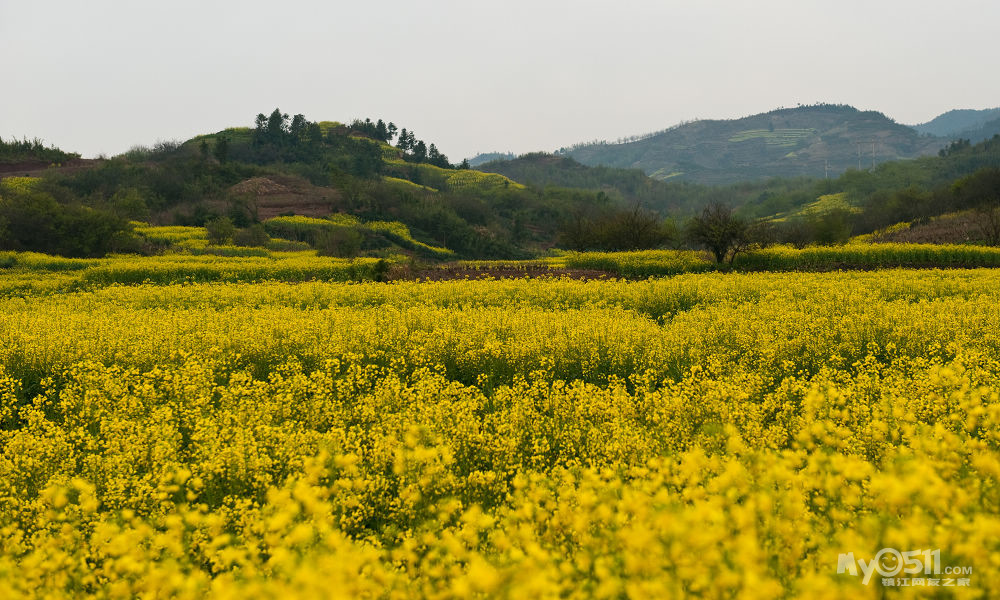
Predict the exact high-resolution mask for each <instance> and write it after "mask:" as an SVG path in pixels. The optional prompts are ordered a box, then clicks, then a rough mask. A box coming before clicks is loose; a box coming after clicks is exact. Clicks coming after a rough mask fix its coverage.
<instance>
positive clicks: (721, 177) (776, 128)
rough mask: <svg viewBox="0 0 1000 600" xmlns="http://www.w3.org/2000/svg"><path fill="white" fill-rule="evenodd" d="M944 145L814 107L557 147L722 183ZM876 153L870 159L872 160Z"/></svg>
mask: <svg viewBox="0 0 1000 600" xmlns="http://www.w3.org/2000/svg"><path fill="white" fill-rule="evenodd" d="M948 141H949V140H947V139H944V138H939V137H935V136H929V135H922V134H921V133H919V132H918V131H917V130H916V129H914V128H913V127H909V126H907V125H902V124H899V123H896V122H895V121H893V120H892V119H890V118H888V117H887V116H885V115H884V114H882V113H880V112H875V111H860V110H858V109H856V108H854V107H851V106H846V105H833V104H819V105H813V106H800V107H797V108H786V109H777V110H773V111H770V112H767V113H761V114H757V115H752V116H749V117H744V118H741V119H731V120H702V121H694V122H689V123H684V124H682V125H678V126H676V127H673V128H670V129H667V130H664V131H661V132H659V133H655V134H652V135H649V136H646V137H642V138H639V139H635V140H634V141H627V142H624V143H605V142H600V143H590V144H581V145H577V146H573V147H571V148H568V149H562V150H560V151H559V154H562V155H565V156H570V157H572V158H574V159H576V160H577V161H579V162H581V163H583V164H586V165H604V166H610V167H621V168H638V169H642V170H643V171H644V172H646V173H647V174H648V175H650V176H651V177H653V178H656V179H674V178H676V179H679V180H684V181H692V182H698V183H709V184H725V183H733V182H736V181H744V180H755V179H762V178H767V177H776V176H781V177H799V176H811V177H824V176H827V175H829V176H831V177H833V176H836V175H839V174H840V173H843V172H844V171H846V170H847V169H850V168H859V167H860V168H867V167H870V166H871V165H872V162H873V160H874V162H875V163H882V162H886V161H891V160H900V159H908V158H916V157H918V156H925V155H931V154H935V153H936V152H938V151H939V150H940V149H941V148H942V147H944V146H945V145H947V142H948ZM873 154H874V156H873Z"/></svg>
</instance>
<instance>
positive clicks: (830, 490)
mask: <svg viewBox="0 0 1000 600" xmlns="http://www.w3.org/2000/svg"><path fill="white" fill-rule="evenodd" d="M111 260H112V261H114V260H122V261H125V260H128V259H111ZM254 264H256V263H254ZM87 268H95V269H96V268H100V269H105V271H107V272H108V273H111V274H112V275H113V274H114V273H116V272H117V271H115V269H116V266H115V263H113V262H111V263H107V264H105V263H101V264H99V265H96V266H91V267H87ZM122 268H125V267H124V266H123V267H122ZM261 268H264V267H261ZM345 268H346V267H345ZM95 273H96V272H95ZM227 273H230V274H231V276H228V277H227V278H225V279H224V280H223V281H215V282H208V283H204V282H203V283H199V282H193V283H192V282H186V283H170V284H157V283H155V282H153V281H151V280H149V279H145V280H142V279H140V280H137V281H136V283H134V284H132V285H121V284H119V283H113V282H114V281H117V279H116V278H115V277H112V276H110V275H109V276H108V277H106V278H103V279H102V278H101V277H97V276H96V275H94V276H93V277H91V279H88V280H86V281H84V282H83V283H86V285H83V284H80V285H77V283H80V281H78V280H76V279H74V280H73V282H74V284H73V285H68V284H67V283H66V282H67V281H68V280H67V279H66V278H68V277H71V274H68V273H60V272H51V273H40V272H37V273H28V274H25V273H23V272H15V271H9V272H6V273H4V272H2V271H0V540H2V544H0V597H5V598H6V597H14V598H16V597H49V598H58V597H80V596H85V595H93V596H97V597H110V598H119V597H120V598H133V597H149V598H153V597H156V598H160V597H178V598H202V597H205V596H206V595H209V596H213V597H234V598H235V597H240V598H244V597H255V598H269V597H282V598H316V597H344V598H356V597H372V598H381V597H387V598H410V597H428V598H452V597H477V596H480V597H506V598H534V597H553V598H555V597H580V598H590V597H608V598H621V597H628V598H671V597H677V598H680V597H689V596H700V597H740V598H753V597H760V598H776V597H809V598H816V597H845V598H847V597H850V598H854V597H871V598H875V597H881V595H882V594H883V593H885V594H888V595H889V596H897V595H898V596H899V597H905V596H908V595H918V596H919V595H922V594H925V593H926V594H937V595H939V596H940V595H944V596H951V595H954V596H956V597H980V596H982V595H987V594H989V593H990V591H989V590H990V587H991V586H992V585H995V583H996V582H997V581H1000V516H998V515H1000V399H998V390H1000V385H998V375H1000V273H998V272H996V271H991V270H955V271H939V270H919V271H916V270H912V271H911V270H887V271H857V272H847V273H845V272H833V273H748V274H739V273H727V274H723V273H702V274H685V275H678V276H675V277H671V278H665V279H652V280H646V281H624V280H597V279H592V280H585V281H580V280H570V279H566V278H562V279H560V278H551V277H546V278H538V279H507V280H475V281H473V280H469V281H436V282H413V281H397V282H393V283H388V284H386V283H326V282H317V281H304V282H301V281H300V282H277V281H257V280H258V279H260V277H259V276H258V275H259V274H258V273H257V272H256V271H254V275H253V279H254V281H255V282H254V283H243V282H241V280H240V277H241V275H240V273H241V272H240V271H239V270H234V271H231V272H227ZM98 274H99V273H98ZM49 279H51V281H52V284H51V285H47V284H46V281H48V280H49ZM81 281H82V280H81ZM142 281H145V282H144V283H143V282H142ZM109 282H112V283H109ZM884 548H891V549H896V550H898V551H899V552H906V551H925V550H926V551H933V550H939V551H940V552H939V562H940V564H941V566H942V567H944V568H947V567H952V566H961V567H963V568H971V573H970V572H969V571H968V570H966V571H964V573H965V574H964V575H961V576H960V577H961V579H960V580H959V579H956V578H952V579H949V577H953V576H951V575H947V574H942V575H933V574H931V575H926V577H927V578H928V580H930V579H931V578H938V579H939V580H940V583H941V587H940V588H938V589H931V588H929V587H927V588H923V589H920V588H918V587H917V585H916V584H915V585H914V586H912V587H909V588H907V589H905V590H904V589H902V588H899V589H896V586H895V585H892V586H890V585H888V584H887V582H886V581H885V580H884V578H883V577H882V575H881V574H879V573H878V572H876V573H875V574H873V575H872V576H871V578H870V580H869V581H868V583H867V584H866V583H865V582H864V581H863V580H864V579H865V577H864V569H863V568H859V569H856V571H857V573H858V574H857V575H852V574H851V573H850V572H848V571H847V570H846V569H844V568H842V569H841V570H842V571H845V572H841V573H838V572H837V571H838V566H841V567H843V566H844V565H843V564H840V565H838V563H841V562H842V561H841V555H842V554H846V553H853V556H854V557H856V558H857V559H861V560H864V561H868V560H869V559H873V558H874V557H875V556H876V554H877V553H878V552H879V551H880V550H881V549H884ZM921 556H924V555H921ZM926 556H930V554H928V555H926ZM890 558H891V557H890ZM922 560H923V559H922ZM890 567H891V565H890ZM886 568H887V569H889V571H891V568H889V567H886ZM921 573H923V571H921ZM918 576H919V577H925V576H924V575H918ZM897 577H898V578H910V577H911V575H909V574H903V573H900V574H899V575H897ZM946 581H952V584H953V585H951V586H949V587H950V589H948V588H946V587H945V586H948V585H949V584H947V583H945V582H946Z"/></svg>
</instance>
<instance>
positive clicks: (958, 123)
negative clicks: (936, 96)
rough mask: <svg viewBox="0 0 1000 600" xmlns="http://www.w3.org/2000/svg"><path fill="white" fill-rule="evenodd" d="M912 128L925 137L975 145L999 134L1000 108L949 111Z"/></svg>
mask: <svg viewBox="0 0 1000 600" xmlns="http://www.w3.org/2000/svg"><path fill="white" fill-rule="evenodd" d="M913 128H914V129H916V130H917V131H918V132H920V133H924V134H927V135H934V136H937V137H943V138H948V139H967V140H969V141H970V142H971V143H973V144H975V143H976V142H980V141H982V140H986V139H989V138H991V137H993V136H994V135H995V134H997V133H1000V108H987V109H984V110H970V109H959V110H949V111H948V112H946V113H943V114H940V115H938V116H937V117H935V118H933V119H931V120H930V121H928V122H926V123H921V124H919V125H914V126H913Z"/></svg>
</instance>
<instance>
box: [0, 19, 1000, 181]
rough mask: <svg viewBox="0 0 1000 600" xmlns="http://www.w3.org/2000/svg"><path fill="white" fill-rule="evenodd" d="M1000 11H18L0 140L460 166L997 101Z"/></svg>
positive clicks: (1, 89) (2, 88)
mask: <svg viewBox="0 0 1000 600" xmlns="http://www.w3.org/2000/svg"><path fill="white" fill-rule="evenodd" d="M998 39H1000V3H997V2H995V0H989V1H987V0H951V1H950V2H941V1H940V0H938V1H927V0H885V1H881V0H840V1H834V0H827V1H824V2H818V1H812V0H757V1H754V2H751V1H748V0H742V1H736V0H715V1H701V2H694V1H690V2H676V1H663V2H654V1H640V0H618V1H616V2H610V1H607V2H594V1H590V0H574V1H565V0H559V1H556V0H506V1H503V2H498V1H492V2H488V3H487V2H476V1H473V0H466V1H464V2H459V1H451V0H422V1H420V0H409V1H405V0H367V1H362V0H355V1H352V2H340V1H328V2H309V1H305V0H284V1H282V2H259V1H256V0H252V1H244V2H232V1H229V2H223V1H216V0H198V1H189V0H176V1H172V2H163V1H157V2H152V1H146V0H117V1H116V0H88V1H80V0H0V61H2V62H0V64H2V66H3V68H2V69H0V137H4V138H9V137H11V136H14V137H19V138H20V137H24V136H27V137H29V138H33V137H40V138H42V139H44V140H45V141H46V142H47V143H50V144H55V145H57V146H59V147H61V148H63V149H65V150H74V151H78V152H81V153H83V154H84V155H85V156H92V155H96V154H98V153H107V154H116V153H119V152H122V151H124V150H126V149H128V148H129V147H130V146H132V145H135V144H152V143H153V142H155V141H157V140H160V139H185V138H188V137H190V136H192V135H195V134H197V133H205V132H212V131H218V130H221V129H223V128H225V127H229V126H238V125H242V126H250V125H251V124H252V123H253V118H254V116H255V115H256V114H257V113H259V112H269V111H270V110H273V109H274V108H275V107H276V106H277V107H280V108H281V109H282V111H284V112H288V113H291V114H295V113H303V114H304V115H305V116H306V117H307V118H309V119H310V120H314V121H319V120H338V121H346V120H350V119H352V118H356V117H362V118H363V117H372V118H373V119H375V118H384V119H386V120H387V121H388V120H391V121H394V122H395V123H396V124H397V125H399V126H400V127H407V128H410V129H413V130H414V131H415V132H416V134H417V137H418V138H422V139H424V140H426V141H427V142H428V143H430V142H434V143H436V144H437V145H438V147H439V148H440V150H441V151H442V152H444V153H445V154H447V155H448V156H449V157H450V158H451V159H452V160H453V161H458V160H460V159H461V158H463V157H471V156H473V155H474V154H476V153H477V152H488V151H493V150H503V151H506V150H510V151H514V152H519V153H520V152H528V151H532V150H553V149H556V148H558V147H560V146H568V145H570V144H573V143H576V142H581V141H588V140H592V139H615V138H618V137H621V136H627V135H631V134H638V133H644V132H648V131H653V130H658V129H663V128H665V127H668V126H670V125H674V124H676V123H678V122H680V121H684V120H690V119H694V118H732V117H739V116H744V115H749V114H754V113H758V112H763V111H767V110H770V109H773V108H777V107H779V106H786V107H790V106H795V105H796V104H798V103H802V104H811V103H814V102H834V103H845V104H851V105H854V106H857V107H858V108H862V109H875V110H880V111H882V112H884V113H886V114H887V115H889V116H890V117H892V118H894V119H896V120H897V121H899V122H903V123H917V122H923V121H927V120H929V119H931V118H932V117H934V116H936V115H937V114H939V113H941V112H944V111H946V110H949V109H952V108H986V107H994V106H1000V78H998V77H997V76H996V70H997V65H998V63H1000V60H998V59H1000V49H998V46H997V40H998Z"/></svg>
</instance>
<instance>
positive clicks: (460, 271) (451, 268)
mask: <svg viewBox="0 0 1000 600" xmlns="http://www.w3.org/2000/svg"><path fill="white" fill-rule="evenodd" d="M527 277H531V278H534V279H538V278H559V277H568V278H570V279H579V280H588V279H621V276H620V275H616V274H615V273H610V272H608V271H598V270H594V269H550V268H548V267H542V266H529V267H523V268H522V267H488V268H481V269H473V268H469V267H461V266H458V265H444V266H441V267H432V268H427V269H416V270H414V269H412V268H410V267H408V266H405V265H401V266H399V267H394V268H393V269H391V270H390V271H389V274H388V280H389V281H415V280H418V279H419V280H423V281H452V280H462V279H473V280H475V279H523V278H527Z"/></svg>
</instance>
